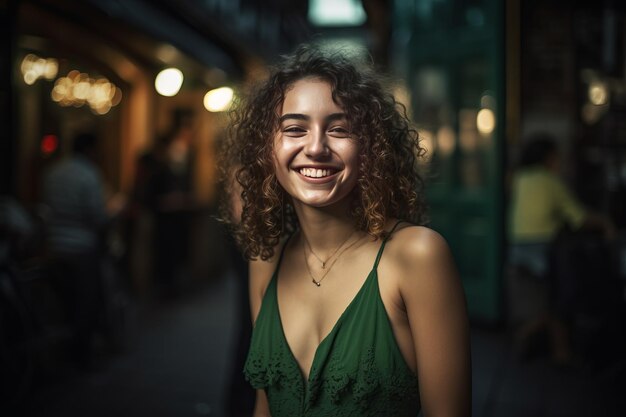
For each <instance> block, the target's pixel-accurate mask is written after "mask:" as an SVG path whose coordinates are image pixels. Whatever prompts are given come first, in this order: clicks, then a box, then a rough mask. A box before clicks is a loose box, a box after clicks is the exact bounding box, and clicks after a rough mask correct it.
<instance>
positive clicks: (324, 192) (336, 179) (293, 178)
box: [274, 78, 359, 207]
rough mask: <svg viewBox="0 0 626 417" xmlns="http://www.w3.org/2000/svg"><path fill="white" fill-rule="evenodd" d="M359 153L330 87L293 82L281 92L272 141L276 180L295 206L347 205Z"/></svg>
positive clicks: (322, 83) (307, 81)
mask: <svg viewBox="0 0 626 417" xmlns="http://www.w3.org/2000/svg"><path fill="white" fill-rule="evenodd" d="M358 155H359V147H358V143H357V141H356V140H355V139H354V138H353V137H352V136H351V135H350V128H349V126H348V121H347V119H346V114H345V113H344V111H343V109H342V108H341V107H340V106H339V105H338V104H337V103H335V102H334V101H333V98H332V90H331V86H330V84H328V83H327V82H325V81H323V80H320V79H317V78H305V79H302V80H298V81H296V82H295V83H294V84H293V85H292V86H291V88H290V89H289V90H288V91H287V93H286V94H285V98H284V100H283V105H282V109H280V112H279V126H278V131H277V132H276V135H275V137H274V169H275V172H276V178H277V179H278V182H279V183H280V185H281V186H282V187H283V188H284V189H285V191H286V192H287V193H288V194H289V195H290V196H292V197H293V199H294V203H296V204H297V203H298V202H300V203H302V204H305V205H310V206H313V207H327V206H330V205H333V204H335V203H338V202H341V201H347V200H346V199H347V197H348V196H349V194H350V192H351V191H352V190H353V189H354V187H355V185H356V182H357V178H358V159H359V158H358Z"/></svg>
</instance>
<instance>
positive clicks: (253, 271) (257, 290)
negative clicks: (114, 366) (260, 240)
mask: <svg viewBox="0 0 626 417" xmlns="http://www.w3.org/2000/svg"><path fill="white" fill-rule="evenodd" d="M274 267H275V260H270V261H269V262H264V261H261V260H254V261H250V269H249V272H250V274H249V275H250V281H249V286H250V311H251V312H252V323H253V325H254V323H255V322H256V318H257V316H258V315H259V311H260V310H261V302H262V301H263V296H264V295H265V290H266V289H267V286H268V284H269V281H270V279H271V277H272V272H273V270H274ZM253 417H271V414H270V408H269V404H268V402H267V396H266V395H265V391H264V390H257V392H256V403H255V406H254V413H253Z"/></svg>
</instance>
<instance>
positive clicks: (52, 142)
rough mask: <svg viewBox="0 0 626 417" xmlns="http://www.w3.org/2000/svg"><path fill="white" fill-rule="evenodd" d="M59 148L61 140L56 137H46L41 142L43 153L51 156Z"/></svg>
mask: <svg viewBox="0 0 626 417" xmlns="http://www.w3.org/2000/svg"><path fill="white" fill-rule="evenodd" d="M58 147H59V138H57V136H56V135H46V136H44V137H43V139H42V140H41V152H43V153H45V154H47V155H49V154H51V153H53V152H54V151H56V150H57V148H58Z"/></svg>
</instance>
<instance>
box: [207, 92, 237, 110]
mask: <svg viewBox="0 0 626 417" xmlns="http://www.w3.org/2000/svg"><path fill="white" fill-rule="evenodd" d="M233 95H234V92H233V89H232V88H230V87H221V88H216V89H214V90H211V91H209V92H208V93H206V94H205V95H204V108H205V109H207V110H208V111H210V112H218V111H225V110H228V109H229V108H230V105H231V103H232V102H233Z"/></svg>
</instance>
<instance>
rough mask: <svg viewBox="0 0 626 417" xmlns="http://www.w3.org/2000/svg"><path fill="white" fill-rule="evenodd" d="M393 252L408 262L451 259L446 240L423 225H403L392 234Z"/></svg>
mask: <svg viewBox="0 0 626 417" xmlns="http://www.w3.org/2000/svg"><path fill="white" fill-rule="evenodd" d="M390 242H393V252H394V254H395V255H396V256H397V257H399V258H400V260H402V261H403V262H407V263H409V264H415V263H422V262H437V261H442V260H451V253H450V248H449V246H448V242H446V240H445V239H444V237H443V236H441V235H440V234H439V233H437V232H436V231H434V230H433V229H430V228H428V227H424V226H413V225H409V226H405V227H402V228H401V229H400V230H398V231H397V232H396V233H394V234H393V236H392V238H391V240H390Z"/></svg>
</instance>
